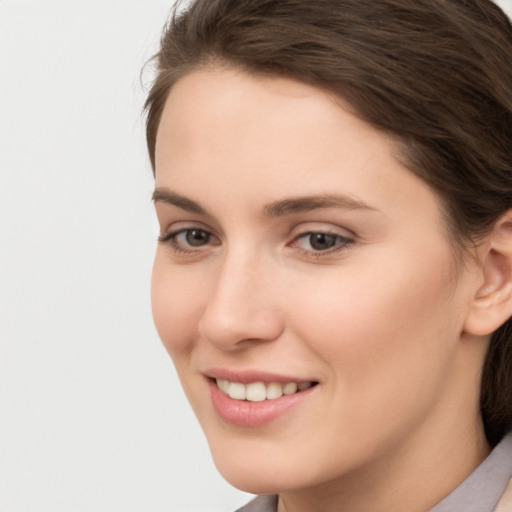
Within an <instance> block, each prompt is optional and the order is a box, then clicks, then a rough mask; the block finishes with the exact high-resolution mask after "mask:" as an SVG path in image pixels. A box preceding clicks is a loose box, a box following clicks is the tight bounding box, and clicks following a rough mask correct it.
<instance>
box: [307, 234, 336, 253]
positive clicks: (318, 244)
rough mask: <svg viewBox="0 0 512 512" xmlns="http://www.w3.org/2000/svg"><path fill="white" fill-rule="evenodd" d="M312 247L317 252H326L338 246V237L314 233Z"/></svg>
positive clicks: (311, 240) (311, 241)
mask: <svg viewBox="0 0 512 512" xmlns="http://www.w3.org/2000/svg"><path fill="white" fill-rule="evenodd" d="M310 243H311V247H313V249H315V250H317V251H325V250H326V249H330V248H331V247H333V246H334V245H335V244H336V235H328V234H326V233H314V234H313V235H311V239H310Z"/></svg>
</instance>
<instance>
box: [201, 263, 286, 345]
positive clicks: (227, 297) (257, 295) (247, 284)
mask: <svg viewBox="0 0 512 512" xmlns="http://www.w3.org/2000/svg"><path fill="white" fill-rule="evenodd" d="M270 273H271V272H269V269H268V265H267V266H266V265H265V264H264V263H263V262H262V261H261V260H259V261H258V259H257V258H251V259H249V258H247V257H244V256H242V257H239V258H237V257H236V256H235V257H228V258H226V259H225V261H224V262H223V263H222V266H220V268H219V270H218V272H217V275H216V278H215V280H214V283H213V284H212V287H211V292H210V296H209V298H208V299H209V300H208V302H207V306H206V308H205V310H204V313H203V316H202V318H201V320H200V322H199V333H200V334H201V335H202V336H203V337H204V338H205V339H207V340H208V341H209V342H210V343H212V344H214V345H215V346H217V347H218V348H220V349H222V350H239V349H241V348H243V347H247V346H248V345H252V344H253V343H258V342H265V341H272V340H275V339H277V338H278V337H279V336H280V334H281V333H282V331H283V322H282V317H281V314H280V311H279V308H278V307H277V300H276V293H275V291H276V290H275V287H274V285H275V280H273V282H271V277H270Z"/></svg>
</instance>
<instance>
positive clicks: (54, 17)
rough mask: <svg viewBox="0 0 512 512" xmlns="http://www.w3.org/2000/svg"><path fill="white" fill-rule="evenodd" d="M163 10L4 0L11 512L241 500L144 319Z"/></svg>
mask: <svg viewBox="0 0 512 512" xmlns="http://www.w3.org/2000/svg"><path fill="white" fill-rule="evenodd" d="M500 3H501V5H502V6H504V7H506V8H507V9H508V11H509V12H512V0H503V1H501V2H500ZM171 4H172V1H164V0H0V511H2V512H85V511H87V512H103V511H104V512H132V511H133V512H135V511H137V512H142V511H143V512H157V511H168V512H171V511H172V512H181V511H182V512H195V511H197V512H204V511H209V512H217V511H218V512H230V511H232V510H234V509H236V508H237V507H238V506H240V505H241V504H242V503H244V502H246V501H247V500H248V498H249V496H248V495H244V494H243V493H240V492H238V491H236V490H234V489H232V488H231V487H230V486H229V485H228V484H227V483H225V482H224V481H223V480H222V478H221V477H220V476H219V475H218V474H217V472H216V470H215V468H214V466H213V463H212V461H211V457H210V454H209V451H208V447H207V444H206V441H205V440H204V436H203V435H202V432H201V431H200V428H199V426H198V424H197V422H196V420H195V418H194V417H193V415H192V413H191V411H190V409H189V407H188V404H187V403H186V400H185V398H184V396H183V393H182V391H181V387H180V385H179V383H178V381H177V378H176V375H175V372H174V369H173V367H172V364H171V361H170V359H169V357H168V356H167V353H166V352H165V350H164V349H163V347H162V346H161V344H160V341H159V340H158V336H157V334H156V332H155V329H154V327H153V324H152V319H151V311H150V297H149V282H150V272H151V263H152V258H153V252H154V248H155V242H156V235H157V231H156V222H155V220H154V216H153V209H152V204H151V201H150V195H151V191H152V186H153V181H152V176H151V171H150V167H149V163H148V160H147V156H146V149H145V146H144V135H143V130H142V126H143V121H142V118H141V115H140V114H141V109H142V103H143V101H144V90H143V87H142V86H141V82H140V76H139V74H140V71H141V69H142V66H143V64H144V62H145V61H146V60H147V59H148V58H149V57H150V56H151V55H152V54H153V53H154V51H155V50H156V45H157V42H158V38H159V35H160V31H161V28H162V26H163V24H164V21H165V19H166V17H167V13H168V12H169V10H170V7H171Z"/></svg>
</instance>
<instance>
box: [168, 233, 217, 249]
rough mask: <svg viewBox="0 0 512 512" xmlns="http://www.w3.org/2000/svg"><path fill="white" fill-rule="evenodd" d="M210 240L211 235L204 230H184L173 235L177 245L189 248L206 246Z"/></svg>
mask: <svg viewBox="0 0 512 512" xmlns="http://www.w3.org/2000/svg"><path fill="white" fill-rule="evenodd" d="M210 238H211V234H210V233H208V231H205V230H204V229H185V230H184V231H181V232H179V233H177V234H176V235H174V240H175V241H176V242H177V243H182V244H185V245H190V246H191V247H201V246H202V245H206V244H207V243H208V242H209V241H210Z"/></svg>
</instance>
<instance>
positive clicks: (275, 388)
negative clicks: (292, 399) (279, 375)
mask: <svg viewBox="0 0 512 512" xmlns="http://www.w3.org/2000/svg"><path fill="white" fill-rule="evenodd" d="M282 396H283V386H282V385H281V384H279V382H271V383H270V384H269V385H268V386H267V399H268V400H272V399H273V398H280V397H282Z"/></svg>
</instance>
